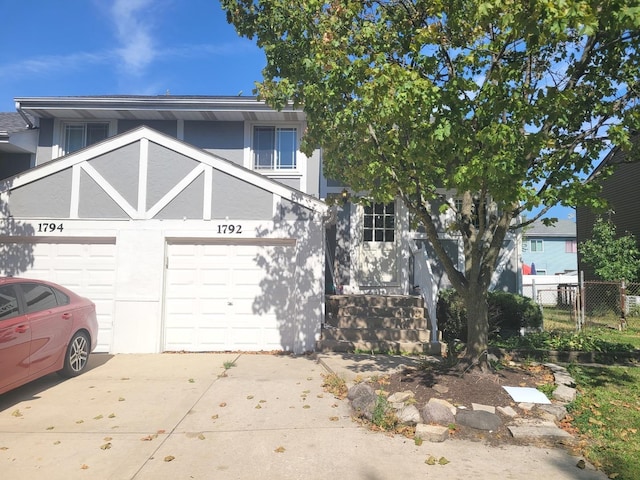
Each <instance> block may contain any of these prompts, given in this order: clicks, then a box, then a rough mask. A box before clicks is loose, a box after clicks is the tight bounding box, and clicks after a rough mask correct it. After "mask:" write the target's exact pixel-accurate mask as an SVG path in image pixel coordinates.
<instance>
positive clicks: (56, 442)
mask: <svg viewBox="0 0 640 480" xmlns="http://www.w3.org/2000/svg"><path fill="white" fill-rule="evenodd" d="M61 443H62V442H61V441H60V440H56V441H55V442H53V444H54V445H60V444H61Z"/></svg>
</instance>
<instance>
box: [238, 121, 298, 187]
mask: <svg viewBox="0 0 640 480" xmlns="http://www.w3.org/2000/svg"><path fill="white" fill-rule="evenodd" d="M256 127H273V128H275V129H280V128H292V129H295V131H296V166H295V168H256V166H255V164H254V147H253V138H254V136H253V135H254V130H255V128H256ZM303 127H304V125H303V124H302V123H290V122H286V123H280V122H246V123H245V152H244V166H245V167H246V168H248V169H249V170H253V171H255V172H260V173H265V174H268V175H269V176H277V175H282V176H290V175H291V174H296V175H300V174H303V173H304V172H303V164H306V162H305V159H306V156H305V155H304V154H303V153H302V152H301V151H300V143H301V141H302V131H303Z"/></svg>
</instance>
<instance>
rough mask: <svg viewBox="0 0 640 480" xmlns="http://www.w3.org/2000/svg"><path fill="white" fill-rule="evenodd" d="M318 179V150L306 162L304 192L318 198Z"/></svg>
mask: <svg viewBox="0 0 640 480" xmlns="http://www.w3.org/2000/svg"><path fill="white" fill-rule="evenodd" d="M320 177H321V175H320V150H316V151H314V152H313V155H312V156H311V157H310V158H309V160H308V162H307V190H306V192H307V193H308V194H309V195H313V196H314V197H317V198H320Z"/></svg>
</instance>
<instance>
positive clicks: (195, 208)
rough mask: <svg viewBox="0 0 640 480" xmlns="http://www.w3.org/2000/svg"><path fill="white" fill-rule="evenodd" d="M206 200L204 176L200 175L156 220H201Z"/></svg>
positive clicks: (159, 213)
mask: <svg viewBox="0 0 640 480" xmlns="http://www.w3.org/2000/svg"><path fill="white" fill-rule="evenodd" d="M203 198H204V176H203V175H202V174H200V175H199V176H198V177H197V178H196V179H195V180H194V181H193V182H191V183H190V184H189V186H188V187H187V188H185V189H184V190H183V191H182V192H180V193H179V194H178V196H177V197H176V198H174V199H173V200H172V201H171V202H170V203H169V204H168V205H167V206H166V207H164V208H163V209H162V210H161V211H160V212H158V214H157V215H156V216H155V218H160V219H164V220H169V219H181V218H187V219H201V218H202V213H203V212H202V199H203Z"/></svg>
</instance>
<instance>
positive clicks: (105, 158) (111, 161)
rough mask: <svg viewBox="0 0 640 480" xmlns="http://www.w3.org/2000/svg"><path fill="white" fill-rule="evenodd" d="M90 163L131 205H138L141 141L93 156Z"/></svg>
mask: <svg viewBox="0 0 640 480" xmlns="http://www.w3.org/2000/svg"><path fill="white" fill-rule="evenodd" d="M89 164H90V165H91V166H92V167H93V168H95V169H96V170H97V171H98V173H99V174H100V175H102V176H103V177H104V178H105V180H107V181H108V182H109V183H110V184H111V185H113V186H114V187H115V188H116V190H118V193H120V195H122V196H123V197H124V198H125V200H127V202H129V204H130V205H137V203H138V178H139V173H140V172H139V170H140V168H139V165H140V142H136V143H133V144H131V145H125V146H124V147H122V148H119V149H118V150H117V151H114V152H109V153H107V154H105V155H101V156H99V157H96V158H93V159H91V160H90V161H89Z"/></svg>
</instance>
